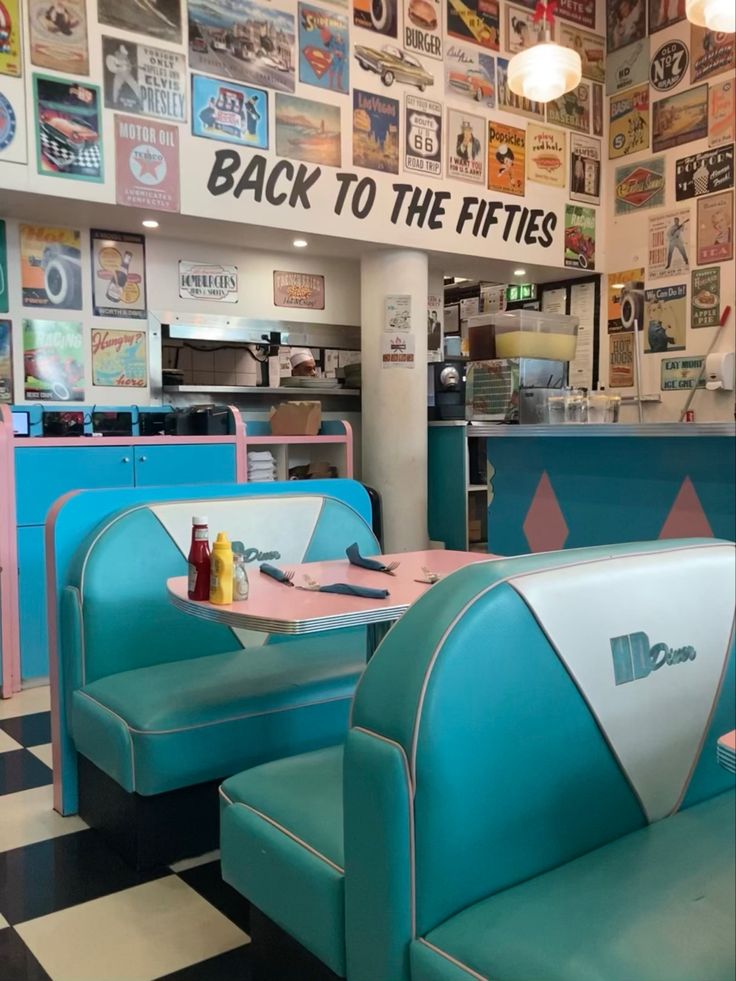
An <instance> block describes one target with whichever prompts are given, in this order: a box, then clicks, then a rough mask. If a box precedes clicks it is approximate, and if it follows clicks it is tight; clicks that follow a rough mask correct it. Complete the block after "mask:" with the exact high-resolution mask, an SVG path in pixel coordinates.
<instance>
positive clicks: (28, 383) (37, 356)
mask: <svg viewBox="0 0 736 981" xmlns="http://www.w3.org/2000/svg"><path fill="white" fill-rule="evenodd" d="M23 379H24V386H23V395H24V396H25V398H26V399H27V400H28V401H29V402H81V401H82V400H83V399H84V355H83V353H82V325H81V323H77V322H76V321H75V322H72V321H69V320H24V321H23Z"/></svg>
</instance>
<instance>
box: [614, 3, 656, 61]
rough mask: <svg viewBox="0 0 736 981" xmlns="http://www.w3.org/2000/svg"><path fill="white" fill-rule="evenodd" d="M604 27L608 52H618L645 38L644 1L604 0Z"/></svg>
mask: <svg viewBox="0 0 736 981" xmlns="http://www.w3.org/2000/svg"><path fill="white" fill-rule="evenodd" d="M606 25H607V30H606V39H607V43H608V50H609V51H618V49H619V48H625V47H626V45H627V44H633V42H634V41H638V40H639V39H640V38H643V37H645V36H646V33H647V7H646V0H606Z"/></svg>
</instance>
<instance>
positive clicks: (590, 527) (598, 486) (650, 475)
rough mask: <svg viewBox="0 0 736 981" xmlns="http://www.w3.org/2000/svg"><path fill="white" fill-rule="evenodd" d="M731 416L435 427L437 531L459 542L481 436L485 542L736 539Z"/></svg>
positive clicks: (500, 545)
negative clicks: (466, 462) (461, 474)
mask: <svg viewBox="0 0 736 981" xmlns="http://www.w3.org/2000/svg"><path fill="white" fill-rule="evenodd" d="M735 432H736V429H735V427H734V425H733V424H732V423H705V424H699V425H695V424H668V423H662V424H657V425H622V424H618V425H579V426H577V425H569V426H503V425H491V424H488V423H483V424H473V423H467V424H465V423H460V424H455V425H452V424H444V425H443V424H440V425H439V426H432V425H431V426H430V429H429V446H430V465H429V472H430V475H432V474H433V473H434V474H436V473H437V472H442V471H447V474H448V475H447V476H446V477H445V479H444V480H443V481H442V482H440V483H439V484H438V485H437V488H436V489H435V491H433V490H432V488H431V487H430V506H429V512H430V513H429V528H430V536H431V537H432V538H436V539H438V540H440V541H446V543H447V546H448V547H449V548H458V547H460V546H459V544H457V541H455V538H458V539H459V537H460V536H462V534H463V533H464V531H465V529H464V528H463V523H464V520H465V518H464V516H465V514H466V513H467V493H466V488H465V481H464V480H462V481H453V480H452V479H451V477H450V474H452V473H457V467H458V461H459V460H463V459H464V456H463V454H464V453H465V452H467V451H466V446H467V445H468V444H469V443H470V441H471V440H474V439H479V440H485V441H486V454H487V461H488V462H487V468H488V472H487V479H488V487H487V494H488V539H487V542H488V544H487V548H488V550H489V551H490V552H495V553H498V554H502V555H517V554H521V553H525V552H541V551H548V550H552V549H558V548H581V547H585V546H590V545H607V544H613V543H617V542H633V541H646V540H651V539H656V538H682V537H689V536H699V535H704V536H711V535H712V536H715V537H716V538H725V539H729V540H733V539H734V538H736V519H735V516H734V510H735V509H734V499H735V497H736V486H735V483H736V481H735V479H734V478H735V475H736V459H735V455H734V446H735V442H734V435H735Z"/></svg>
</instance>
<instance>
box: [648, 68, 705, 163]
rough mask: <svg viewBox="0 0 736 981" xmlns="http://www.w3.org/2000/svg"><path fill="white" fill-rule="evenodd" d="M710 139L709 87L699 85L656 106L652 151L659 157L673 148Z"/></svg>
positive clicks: (653, 117) (653, 118)
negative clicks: (708, 137)
mask: <svg viewBox="0 0 736 981" xmlns="http://www.w3.org/2000/svg"><path fill="white" fill-rule="evenodd" d="M707 135H708V86H707V85H698V86H697V87H696V88H694V89H686V90H685V91H684V92H678V93H677V94H676V95H668V96H666V97H665V98H664V99H659V100H658V101H657V102H655V103H654V104H653V105H652V150H653V152H654V153H659V152H660V151H661V150H669V149H670V148H671V147H673V146H681V145H682V144H683V143H690V142H692V141H693V140H703V139H705V137H706V136H707Z"/></svg>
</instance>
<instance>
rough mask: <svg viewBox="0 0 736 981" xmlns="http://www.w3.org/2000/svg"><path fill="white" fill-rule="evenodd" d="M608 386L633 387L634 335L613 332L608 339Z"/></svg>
mask: <svg viewBox="0 0 736 981" xmlns="http://www.w3.org/2000/svg"><path fill="white" fill-rule="evenodd" d="M608 386H609V388H633V387H634V335H633V333H626V334H623V333H622V334H614V335H613V336H612V337H611V338H610V339H609V341H608Z"/></svg>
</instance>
